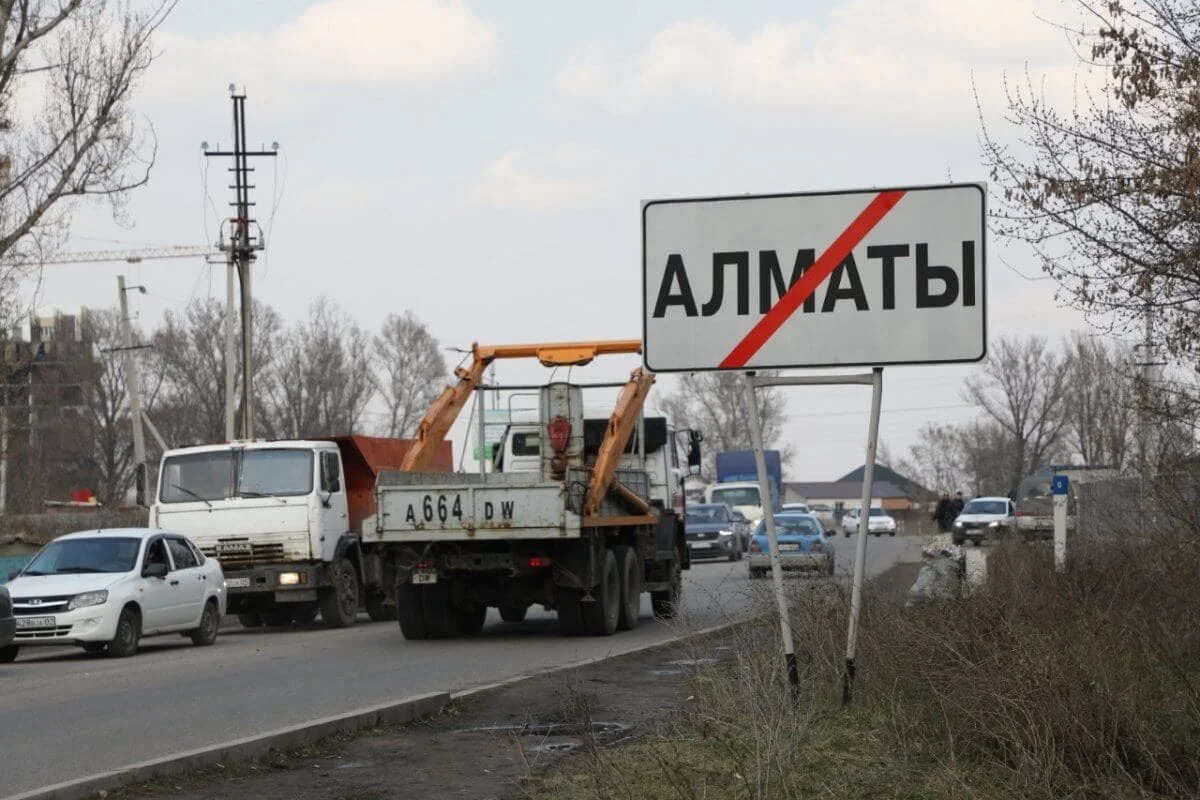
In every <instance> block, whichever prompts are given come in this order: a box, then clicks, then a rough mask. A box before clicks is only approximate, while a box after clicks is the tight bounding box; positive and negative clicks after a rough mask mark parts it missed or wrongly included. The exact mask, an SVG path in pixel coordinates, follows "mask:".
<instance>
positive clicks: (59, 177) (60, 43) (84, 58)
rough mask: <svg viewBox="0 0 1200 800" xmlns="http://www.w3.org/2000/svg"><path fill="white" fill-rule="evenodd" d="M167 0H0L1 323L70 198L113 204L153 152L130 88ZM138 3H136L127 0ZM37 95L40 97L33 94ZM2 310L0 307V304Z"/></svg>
mask: <svg viewBox="0 0 1200 800" xmlns="http://www.w3.org/2000/svg"><path fill="white" fill-rule="evenodd" d="M174 5H175V0H162V2H157V3H154V2H152V3H150V5H149V8H148V9H147V8H146V4H144V3H137V4H135V3H133V2H130V1H129V0H108V1H106V0H0V131H3V139H0V142H2V145H0V299H2V300H3V305H5V306H7V307H6V308H0V323H2V324H3V325H4V326H5V328H7V325H8V323H9V322H10V321H11V319H12V317H11V316H10V315H11V314H12V313H13V312H14V311H15V310H16V309H15V306H16V303H17V297H18V296H19V295H18V291H17V290H18V288H19V286H20V285H21V283H22V282H23V281H24V280H25V279H27V278H28V277H29V276H30V274H31V273H32V272H33V271H34V270H35V269H36V267H37V265H38V264H39V258H40V257H41V255H42V254H43V253H45V252H46V251H47V250H52V249H53V248H54V247H56V246H57V245H58V244H59V243H60V242H61V241H62V239H63V237H64V235H65V232H66V226H67V224H68V222H69V218H70V211H71V205H72V204H71V202H70V201H71V200H74V199H79V198H84V197H100V198H104V199H106V200H107V201H109V203H110V204H111V206H112V208H113V211H114V213H115V214H118V215H119V214H120V213H121V211H122V209H123V204H124V202H125V199H126V196H127V194H128V192H129V191H130V190H131V189H134V188H136V187H138V186H141V185H142V184H144V183H145V182H146V181H147V180H148V178H149V174H150V166H151V164H152V163H153V160H154V152H155V143H154V138H153V132H152V130H151V129H150V128H149V126H146V125H142V124H139V122H138V121H137V120H136V119H135V117H134V114H133V111H132V109H131V107H130V99H131V97H132V95H133V93H134V90H135V88H136V86H137V83H138V80H139V79H140V78H141V76H142V75H143V73H145V71H146V69H147V68H148V67H149V66H150V64H151V62H152V61H153V57H154V54H153V52H152V50H151V43H150V40H151V35H152V34H153V32H154V31H155V30H156V29H157V28H158V26H159V25H161V24H162V22H163V20H164V19H165V18H166V17H167V15H168V14H169V13H170V12H171V10H172V9H173V8H174ZM135 6H136V8H135ZM39 99H40V105H38V104H37V101H38V100H39ZM5 312H7V313H5Z"/></svg>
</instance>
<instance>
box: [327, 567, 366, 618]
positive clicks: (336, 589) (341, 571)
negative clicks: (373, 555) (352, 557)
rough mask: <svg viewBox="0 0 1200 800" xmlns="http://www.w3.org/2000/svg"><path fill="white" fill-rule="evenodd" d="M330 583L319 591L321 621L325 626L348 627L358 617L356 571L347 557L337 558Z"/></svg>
mask: <svg viewBox="0 0 1200 800" xmlns="http://www.w3.org/2000/svg"><path fill="white" fill-rule="evenodd" d="M332 583H333V586H330V587H328V588H325V589H322V590H321V593H320V602H321V621H322V622H324V623H325V627H326V628H348V627H350V626H351V625H353V624H354V621H355V619H357V617H358V573H357V572H355V571H354V565H353V564H351V563H350V561H349V559H345V558H341V559H338V562H337V564H336V565H334V568H333V581H332Z"/></svg>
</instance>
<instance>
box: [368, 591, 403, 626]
mask: <svg viewBox="0 0 1200 800" xmlns="http://www.w3.org/2000/svg"><path fill="white" fill-rule="evenodd" d="M367 616H368V617H370V618H371V622H390V621H391V620H394V619H395V618H396V607H395V606H394V605H391V604H389V603H388V601H387V597H386V596H384V594H383V592H380V591H372V592H368V593H367Z"/></svg>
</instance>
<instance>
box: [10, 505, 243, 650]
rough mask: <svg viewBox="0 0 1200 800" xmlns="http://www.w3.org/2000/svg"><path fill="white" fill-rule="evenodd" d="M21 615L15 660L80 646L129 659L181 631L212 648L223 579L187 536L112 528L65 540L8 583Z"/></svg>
mask: <svg viewBox="0 0 1200 800" xmlns="http://www.w3.org/2000/svg"><path fill="white" fill-rule="evenodd" d="M8 590H9V593H10V594H11V595H12V604H13V614H14V616H15V617H16V623H17V626H16V636H15V638H14V639H13V643H12V644H11V645H9V646H7V647H3V648H0V662H10V661H12V660H14V659H15V658H16V657H17V653H18V652H19V651H20V649H21V648H22V647H29V646H33V645H58V646H62V645H70V644H74V645H79V646H81V647H83V649H84V650H86V651H88V652H89V653H102V652H103V653H107V654H108V655H110V656H116V657H122V656H131V655H133V654H134V653H136V652H137V649H138V642H139V640H140V639H141V638H142V637H143V636H154V635H156V634H164V633H180V634H184V635H186V636H189V637H190V638H191V640H192V642H193V643H194V644H197V645H210V644H212V643H213V642H215V641H216V639H217V629H218V627H219V626H220V622H221V617H222V616H224V614H225V608H226V600H227V593H226V590H225V576H224V574H223V573H222V572H221V565H220V564H219V563H217V561H216V559H212V558H205V557H204V555H203V554H202V553H201V552H200V551H199V549H197V547H196V546H195V545H194V544H192V542H191V541H190V540H188V539H187V538H186V537H184V536H180V535H179V534H175V533H171V532H169V531H161V530H153V529H150V528H108V529H104V530H92V531H84V532H80V533H70V534H67V535H66V536H61V537H59V538H57V539H55V540H54V541H52V542H50V543H49V544H48V545H46V546H45V547H43V548H42V549H41V550H40V551H39V552H38V554H37V555H36V556H34V557H33V560H32V561H30V562H29V563H28V564H26V565H25V568H24V569H22V570H21V571H20V572H19V573H18V574H17V575H16V576H15V577H14V578H13V579H12V580H11V581H9V583H8Z"/></svg>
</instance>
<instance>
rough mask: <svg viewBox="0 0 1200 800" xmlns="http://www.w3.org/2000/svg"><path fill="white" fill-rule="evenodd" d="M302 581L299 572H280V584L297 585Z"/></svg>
mask: <svg viewBox="0 0 1200 800" xmlns="http://www.w3.org/2000/svg"><path fill="white" fill-rule="evenodd" d="M299 583H300V573H299V572H281V573H279V585H280V586H297V585H299Z"/></svg>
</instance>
